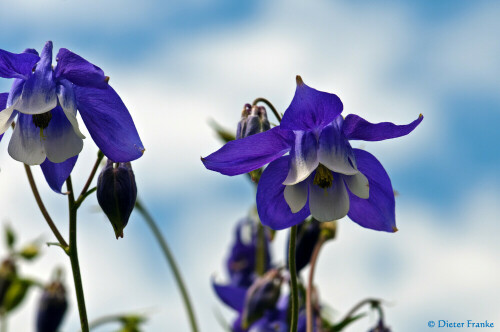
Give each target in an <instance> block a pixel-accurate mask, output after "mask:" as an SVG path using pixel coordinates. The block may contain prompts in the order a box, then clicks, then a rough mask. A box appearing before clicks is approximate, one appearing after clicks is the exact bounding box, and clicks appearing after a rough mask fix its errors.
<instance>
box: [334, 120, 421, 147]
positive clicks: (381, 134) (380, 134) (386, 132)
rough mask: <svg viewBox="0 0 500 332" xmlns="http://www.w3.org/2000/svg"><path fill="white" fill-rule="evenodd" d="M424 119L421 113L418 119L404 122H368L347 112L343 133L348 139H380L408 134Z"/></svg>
mask: <svg viewBox="0 0 500 332" xmlns="http://www.w3.org/2000/svg"><path fill="white" fill-rule="evenodd" d="M423 119H424V116H423V115H422V114H420V115H419V117H418V119H416V120H415V121H413V122H411V123H409V124H406V125H395V124H394V123H391V122H380V123H370V122H368V121H366V120H365V119H363V118H362V117H360V116H358V115H355V114H349V115H348V116H347V117H346V118H345V120H344V127H343V131H344V135H345V136H346V137H347V139H350V140H363V141H382V140H385V139H390V138H396V137H401V136H405V135H408V134H409V133H411V132H412V131H413V129H415V128H416V127H417V126H418V125H419V124H420V122H422V120H423Z"/></svg>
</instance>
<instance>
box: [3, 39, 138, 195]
mask: <svg viewBox="0 0 500 332" xmlns="http://www.w3.org/2000/svg"><path fill="white" fill-rule="evenodd" d="M56 61H57V65H56V67H55V68H52V42H50V41H49V42H47V43H46V44H45V46H44V48H43V50H42V52H41V55H40V56H39V55H38V53H37V52H36V51H35V50H33V49H27V50H25V51H24V52H23V53H21V54H14V53H10V52H7V51H4V50H0V77H4V78H14V83H13V84H12V87H11V90H10V93H8V94H0V135H3V133H4V132H5V131H6V130H7V129H8V128H9V126H10V125H11V123H12V122H13V121H14V119H15V117H16V116H17V121H16V126H15V129H14V132H13V134H12V138H11V140H10V142H9V147H8V150H9V154H10V155H11V156H12V158H14V159H16V160H18V161H21V162H23V163H26V164H28V165H40V164H41V165H42V170H43V169H44V168H45V169H46V170H47V172H49V173H47V172H46V171H45V170H44V174H45V176H46V178H47V176H48V178H47V180H48V182H49V184H50V185H51V187H52V189H54V190H55V191H59V192H60V188H61V186H62V182H64V180H65V179H66V178H67V176H68V175H69V173H67V172H68V170H69V172H71V169H72V168H73V166H74V163H75V162H76V156H77V155H78V154H79V153H80V151H81V150H82V147H83V140H82V139H83V138H84V136H83V135H82V133H81V132H80V129H79V127H78V121H77V119H76V114H77V110H78V111H79V112H80V115H81V116H82V119H83V122H84V123H85V125H86V127H87V129H88V131H89V133H90V136H92V139H93V140H94V141H95V143H96V144H97V146H98V147H99V148H100V149H101V151H102V152H103V153H104V154H105V155H106V156H107V157H108V158H109V159H111V160H113V161H115V162H129V161H132V160H135V159H137V158H139V157H141V156H142V154H143V152H144V148H143V145H142V142H141V140H140V138H139V134H138V133H137V130H136V128H135V125H134V122H133V120H132V117H131V116H130V114H129V112H128V110H127V108H126V107H125V105H124V104H123V102H122V100H121V99H120V97H119V96H118V94H117V93H116V92H115V91H114V90H113V88H111V86H109V84H108V80H109V78H108V77H106V76H104V72H103V71H102V70H101V69H100V68H99V67H97V66H95V65H93V64H91V63H90V62H88V61H87V60H85V59H83V58H82V57H80V56H79V55H77V54H75V53H73V52H71V51H69V50H67V49H65V48H62V49H60V50H59V53H58V54H57V57H56ZM2 102H4V104H2ZM0 138H1V136H0ZM46 163H48V164H55V165H48V166H47V165H46V167H44V166H43V165H44V164H46ZM66 173H67V175H66ZM62 178H64V180H62V182H61V179H62ZM51 182H52V184H51ZM59 184H60V185H59Z"/></svg>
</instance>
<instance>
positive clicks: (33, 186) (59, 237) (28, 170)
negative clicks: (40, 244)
mask: <svg viewBox="0 0 500 332" xmlns="http://www.w3.org/2000/svg"><path fill="white" fill-rule="evenodd" d="M24 170H25V171H26V176H27V177H28V182H29V184H30V187H31V191H32V192H33V196H35V201H36V204H37V205H38V208H39V209H40V212H42V215H43V217H44V218H45V221H46V222H47V225H49V227H50V230H51V231H52V233H53V234H54V236H55V237H56V239H57V241H59V244H60V245H61V248H63V249H64V250H65V251H67V249H68V244H67V243H66V241H65V240H64V238H63V236H62V235H61V233H60V232H59V230H58V229H57V226H56V224H55V223H54V221H53V220H52V218H51V217H50V214H49V212H48V211H47V209H46V208H45V205H44V204H43V201H42V198H41V197H40V193H39V192H38V188H37V186H36V182H35V179H34V178H33V173H31V168H30V167H29V165H26V164H24Z"/></svg>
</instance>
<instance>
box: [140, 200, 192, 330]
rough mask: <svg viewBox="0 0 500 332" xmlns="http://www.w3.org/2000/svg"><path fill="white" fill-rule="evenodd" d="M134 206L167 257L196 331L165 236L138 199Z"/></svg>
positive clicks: (179, 275) (184, 291)
mask: <svg viewBox="0 0 500 332" xmlns="http://www.w3.org/2000/svg"><path fill="white" fill-rule="evenodd" d="M135 208H136V209H137V211H139V213H140V214H141V215H142V216H143V218H144V220H145V221H146V223H147V224H148V226H149V228H151V231H152V232H153V234H154V236H155V238H156V240H157V241H158V244H159V245H160V247H161V249H162V251H163V254H164V255H165V258H166V259H167V262H168V264H169V266H170V269H171V270H172V273H173V274H174V277H175V280H176V282H177V286H178V287H179V290H180V292H181V295H182V300H183V301H184V306H185V307H186V311H187V313H188V317H189V323H190V324H191V330H192V331H193V332H198V331H199V330H198V326H197V324H196V318H195V315H194V310H193V306H192V304H191V301H190V300H189V294H188V292H187V289H186V286H185V285H184V281H183V279H182V276H181V273H180V271H179V268H178V267H177V263H176V262H175V259H174V256H173V254H172V252H171V251H170V248H169V247H168V244H167V241H166V239H165V237H164V236H163V235H162V234H161V232H160V229H159V228H158V226H157V225H156V222H155V221H154V219H153V217H152V216H151V215H150V214H149V212H148V211H147V210H146V208H145V207H144V206H143V205H142V203H141V202H140V200H137V202H136V203H135Z"/></svg>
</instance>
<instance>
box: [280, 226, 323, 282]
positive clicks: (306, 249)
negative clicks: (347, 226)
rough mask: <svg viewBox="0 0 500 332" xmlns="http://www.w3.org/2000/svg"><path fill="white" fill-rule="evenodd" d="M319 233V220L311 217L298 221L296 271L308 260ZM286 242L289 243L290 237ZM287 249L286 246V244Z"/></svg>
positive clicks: (307, 262)
mask: <svg viewBox="0 0 500 332" xmlns="http://www.w3.org/2000/svg"><path fill="white" fill-rule="evenodd" d="M320 233H321V226H320V222H319V221H317V220H315V219H312V220H311V221H309V222H303V223H300V224H299V225H298V227H297V240H296V249H295V253H296V255H295V257H296V263H295V264H296V268H297V273H298V272H299V271H300V270H302V269H303V268H304V267H305V266H306V265H307V264H309V261H310V260H311V256H312V254H313V251H314V247H315V246H316V243H317V242H318V239H319V236H320ZM288 243H290V238H288ZM287 249H288V246H287ZM286 255H287V260H286V261H287V262H288V250H287V251H286Z"/></svg>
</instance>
